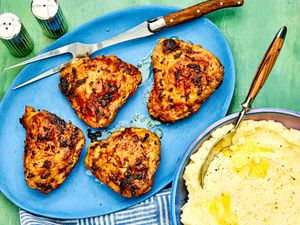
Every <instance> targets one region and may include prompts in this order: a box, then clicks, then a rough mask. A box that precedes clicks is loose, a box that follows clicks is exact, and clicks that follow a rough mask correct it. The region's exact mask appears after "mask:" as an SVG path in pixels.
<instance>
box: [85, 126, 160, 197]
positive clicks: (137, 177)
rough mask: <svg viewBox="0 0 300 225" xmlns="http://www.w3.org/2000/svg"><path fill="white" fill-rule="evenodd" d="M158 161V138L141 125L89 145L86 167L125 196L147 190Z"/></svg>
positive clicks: (125, 129) (143, 192) (135, 194)
mask: <svg viewBox="0 0 300 225" xmlns="http://www.w3.org/2000/svg"><path fill="white" fill-rule="evenodd" d="M159 162H160V140H159V138H158V137H157V136H156V135H155V134H153V133H152V132H151V131H149V130H145V129H143V128H133V127H131V128H122V129H120V130H118V131H116V132H114V133H113V134H112V135H111V136H110V137H108V138H107V139H105V140H102V141H100V142H94V143H92V144H91V145H90V146H89V149H88V155H87V157H86V158H85V165H86V167H87V168H88V169H89V170H90V171H91V172H92V173H93V174H94V175H95V176H96V177H97V178H98V179H99V180H100V181H101V182H103V183H105V184H107V185H108V186H109V187H110V188H111V189H113V190H114V191H115V192H117V193H119V194H121V195H122V196H124V197H135V196H139V195H142V194H145V193H147V192H148V191H150V189H151V187H152V185H153V176H154V173H155V171H156V169H157V167H158V165H159Z"/></svg>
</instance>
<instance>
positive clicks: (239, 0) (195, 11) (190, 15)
mask: <svg viewBox="0 0 300 225" xmlns="http://www.w3.org/2000/svg"><path fill="white" fill-rule="evenodd" d="M243 4H244V0H209V1H206V2H201V3H199V4H197V5H193V6H191V7H188V8H186V9H183V10H180V11H178V12H175V13H171V14H168V15H166V16H164V17H163V18H164V19H165V21H166V27H171V26H174V25H176V24H179V23H183V22H186V21H189V20H192V19H195V18H198V17H200V16H203V15H205V14H207V13H210V12H213V11H216V10H218V9H223V8H228V7H238V6H242V5H243Z"/></svg>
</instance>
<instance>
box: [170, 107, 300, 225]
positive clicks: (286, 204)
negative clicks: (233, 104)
mask: <svg viewBox="0 0 300 225" xmlns="http://www.w3.org/2000/svg"><path fill="white" fill-rule="evenodd" d="M237 117H238V114H233V115H230V116H227V117H225V118H223V119H221V120H219V121H217V122H216V123H214V124H213V125H211V126H210V127H208V128H207V129H206V130H205V131H204V132H203V133H202V134H200V135H199V136H198V138H196V140H195V141H194V142H193V143H192V144H191V146H190V147H189V149H188V150H187V151H186V153H185V155H184V156H183V158H182V160H181V162H180V164H179V166H178V169H177V171H176V174H175V176H174V179H173V184H172V196H171V217H172V224H174V225H176V224H178V225H179V224H184V225H200V224H201V225H214V224H217V225H246V224H247V225H248V224H249V225H253V224H258V225H269V224H272V225H277V224H278V225H282V224H285V225H287V224H290V225H296V224H300V213H299V212H300V204H299V202H300V114H299V113H296V112H293V111H289V110H284V109H254V110H251V111H249V113H248V115H247V116H246V119H245V121H243V123H242V124H241V126H240V127H239V129H238V130H237V132H236V133H235V134H234V135H233V136H232V139H231V143H230V145H228V146H227V145H226V146H227V147H225V148H224V149H223V151H222V152H221V153H220V154H219V155H218V156H217V157H216V158H215V159H214V160H213V161H212V162H211V164H210V166H209V169H208V171H207V175H206V177H205V181H204V188H203V189H202V188H201V186H200V183H199V171H200V167H201V165H202V162H203V160H204V159H205V157H206V155H207V153H208V149H209V148H210V146H212V145H213V143H214V142H215V141H216V140H217V139H218V138H219V137H220V136H222V135H223V134H224V133H226V131H228V130H229V129H230V128H232V126H233V124H234V122H235V120H236V119H237Z"/></svg>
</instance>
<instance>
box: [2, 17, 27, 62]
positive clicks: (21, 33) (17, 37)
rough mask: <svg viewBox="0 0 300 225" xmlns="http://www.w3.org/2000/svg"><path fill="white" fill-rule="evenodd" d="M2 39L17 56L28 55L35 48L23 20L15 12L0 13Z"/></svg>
mask: <svg viewBox="0 0 300 225" xmlns="http://www.w3.org/2000/svg"><path fill="white" fill-rule="evenodd" d="M0 39H1V41H2V42H3V44H4V45H6V47H7V48H8V50H9V52H10V53H11V54H12V55H14V56H17V57H23V56H26V55H28V54H29V53H30V52H31V51H32V49H33V41H32V39H31V37H30V36H29V34H28V32H27V31H26V29H25V27H24V26H23V24H22V23H21V20H20V19H19V18H18V17H17V16H16V15H15V14H13V13H3V14H1V15H0Z"/></svg>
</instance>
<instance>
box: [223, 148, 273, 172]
mask: <svg viewBox="0 0 300 225" xmlns="http://www.w3.org/2000/svg"><path fill="white" fill-rule="evenodd" d="M269 153H274V151H273V150H272V149H268V148H264V147H261V146H259V145H257V144H254V143H248V144H244V145H242V146H239V147H238V148H236V149H234V150H233V151H232V150H228V149H227V150H226V151H225V152H224V155H225V156H227V157H228V156H229V157H232V165H233V170H234V171H235V172H236V173H237V174H242V175H245V176H248V177H257V178H265V177H266V176H267V175H268V170H269V168H270V162H271V159H270V158H268V157H266V155H267V154H269Z"/></svg>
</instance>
